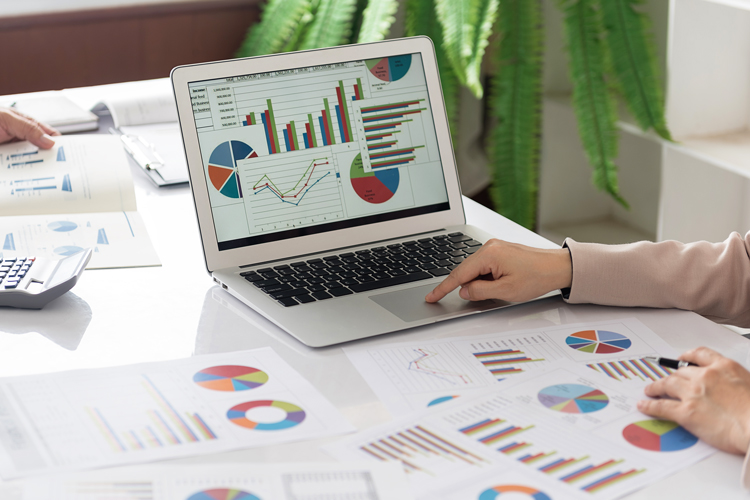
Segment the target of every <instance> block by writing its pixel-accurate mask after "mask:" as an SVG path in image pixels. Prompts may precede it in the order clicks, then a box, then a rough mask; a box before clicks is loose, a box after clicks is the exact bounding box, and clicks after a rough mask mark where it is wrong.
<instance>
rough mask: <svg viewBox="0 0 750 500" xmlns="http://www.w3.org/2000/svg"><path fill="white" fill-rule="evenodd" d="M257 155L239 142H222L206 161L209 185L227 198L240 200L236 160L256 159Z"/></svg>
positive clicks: (240, 189) (240, 191)
mask: <svg viewBox="0 0 750 500" xmlns="http://www.w3.org/2000/svg"><path fill="white" fill-rule="evenodd" d="M257 156H258V153H256V152H255V151H253V148H251V147H250V146H248V145H247V144H245V143H244V142H241V141H227V142H222V143H221V144H219V145H218V146H216V148H214V150H213V151H212V152H211V156H210V157H209V159H208V178H209V179H210V180H211V184H212V185H213V186H214V187H215V188H216V190H217V191H219V192H220V193H221V194H223V195H224V196H226V197H227V198H242V188H241V187H240V180H239V177H237V160H244V159H246V158H256V157H257Z"/></svg>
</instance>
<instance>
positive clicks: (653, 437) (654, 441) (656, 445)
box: [622, 420, 698, 451]
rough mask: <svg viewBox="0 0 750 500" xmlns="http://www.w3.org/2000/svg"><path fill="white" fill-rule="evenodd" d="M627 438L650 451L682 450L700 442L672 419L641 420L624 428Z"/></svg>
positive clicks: (634, 444)
mask: <svg viewBox="0 0 750 500" xmlns="http://www.w3.org/2000/svg"><path fill="white" fill-rule="evenodd" d="M622 437H624V438H625V440H626V441H627V442H628V443H630V444H632V445H633V446H637V447H638V448H642V449H644V450H649V451H680V450H684V449H687V448H690V447H691V446H693V445H694V444H695V443H697V442H698V438H697V437H695V436H693V435H692V434H691V433H690V432H688V431H687V430H685V428H684V427H682V426H680V425H678V424H677V423H675V422H672V421H671V420H641V421H639V422H633V423H632V424H630V425H628V426H627V427H625V428H624V429H623V430H622Z"/></svg>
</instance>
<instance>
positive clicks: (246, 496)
mask: <svg viewBox="0 0 750 500" xmlns="http://www.w3.org/2000/svg"><path fill="white" fill-rule="evenodd" d="M187 500H260V497H258V496H256V495H253V494H252V493H248V492H247V491H242V490H233V489H227V488H217V489H213V490H204V491H199V492H198V493H195V494H194V495H190V496H189V497H188V499H187Z"/></svg>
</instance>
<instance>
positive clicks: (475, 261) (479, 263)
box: [425, 252, 489, 302]
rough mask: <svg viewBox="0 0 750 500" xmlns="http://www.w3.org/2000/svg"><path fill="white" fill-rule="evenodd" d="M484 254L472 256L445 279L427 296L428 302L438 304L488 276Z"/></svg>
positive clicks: (478, 253)
mask: <svg viewBox="0 0 750 500" xmlns="http://www.w3.org/2000/svg"><path fill="white" fill-rule="evenodd" d="M485 259H486V258H485V257H484V254H481V253H480V252H477V253H475V254H474V255H471V256H470V257H469V258H467V259H466V260H465V261H463V262H462V263H461V264H459V266H458V267H457V268H455V269H454V270H453V271H451V273H450V274H449V275H448V277H447V278H445V279H444V280H443V281H442V282H441V283H440V284H439V285H438V286H436V287H435V289H434V290H432V291H431V292H430V293H428V294H427V296H426V297H425V300H426V301H427V302H437V301H439V300H440V299H442V298H443V297H445V296H446V295H448V294H449V293H451V292H452V291H453V290H455V289H456V288H458V287H460V286H461V285H463V284H465V283H468V282H469V281H473V280H475V279H477V278H478V277H479V276H482V275H483V274H487V273H488V272H489V271H488V266H487V263H486V261H485Z"/></svg>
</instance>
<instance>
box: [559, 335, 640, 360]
mask: <svg viewBox="0 0 750 500" xmlns="http://www.w3.org/2000/svg"><path fill="white" fill-rule="evenodd" d="M565 343H566V344H568V347H570V348H571V349H575V350H577V351H581V352H588V353H592V354H612V353H616V352H621V351H624V350H625V349H627V348H628V347H630V346H631V345H632V342H631V341H630V339H629V338H627V337H626V336H625V335H622V334H619V333H615V332H608V331H606V330H584V331H581V332H576V333H574V334H572V335H569V336H568V337H567V338H566V339H565Z"/></svg>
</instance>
